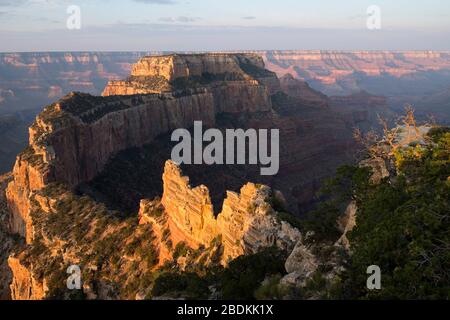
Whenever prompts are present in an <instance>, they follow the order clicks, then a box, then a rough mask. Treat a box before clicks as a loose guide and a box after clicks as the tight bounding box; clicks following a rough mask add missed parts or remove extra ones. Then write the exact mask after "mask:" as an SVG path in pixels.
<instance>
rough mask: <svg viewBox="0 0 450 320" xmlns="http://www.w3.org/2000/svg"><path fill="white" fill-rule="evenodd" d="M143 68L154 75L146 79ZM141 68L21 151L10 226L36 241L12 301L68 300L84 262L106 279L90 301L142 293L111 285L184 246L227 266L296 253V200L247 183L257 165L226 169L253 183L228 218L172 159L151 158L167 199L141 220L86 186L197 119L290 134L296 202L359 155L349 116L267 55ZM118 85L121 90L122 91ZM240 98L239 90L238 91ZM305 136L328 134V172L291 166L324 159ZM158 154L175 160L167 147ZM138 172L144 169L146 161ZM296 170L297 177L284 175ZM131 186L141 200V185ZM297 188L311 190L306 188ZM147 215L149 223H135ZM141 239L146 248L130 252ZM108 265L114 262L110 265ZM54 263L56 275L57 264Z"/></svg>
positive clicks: (39, 129)
mask: <svg viewBox="0 0 450 320" xmlns="http://www.w3.org/2000/svg"><path fill="white" fill-rule="evenodd" d="M167 60H172V61H177V63H171V62H168V61H167ZM180 61H181V63H180ZM167 63H169V65H171V66H172V67H171V69H170V70H171V71H170V72H169V73H167V72H166V70H167V69H165V66H166V64H167ZM142 65H145V66H146V67H144V69H145V68H148V72H147V73H145V72H144V71H143V69H142V67H141V66H142ZM154 66H157V67H156V68H154ZM178 69H180V70H181V71H183V70H184V71H187V72H185V73H183V72H181V71H180V70H178ZM133 70H134V71H133V72H137V73H139V75H137V74H135V75H134V77H136V78H135V79H134V80H135V82H134V83H132V84H129V83H123V82H120V81H119V82H118V83H116V82H110V83H109V84H108V85H107V86H106V88H105V91H104V94H103V97H100V96H93V95H90V94H85V93H70V94H68V95H67V96H65V97H63V98H62V99H60V100H59V101H58V102H56V103H53V104H51V105H49V106H47V107H46V108H44V110H43V111H42V112H41V113H40V114H39V115H38V116H37V117H36V120H35V122H34V123H33V125H32V126H31V127H30V129H29V146H28V147H27V148H26V149H25V150H24V151H23V152H22V153H20V154H19V155H18V157H17V160H16V164H15V166H14V170H13V173H12V178H9V179H8V180H7V182H8V186H7V187H6V190H5V195H6V202H7V206H8V209H7V210H8V219H7V221H6V226H7V228H8V230H9V232H12V233H13V234H16V235H19V236H20V237H23V238H24V240H25V243H24V244H22V245H21V246H19V248H18V249H17V248H16V249H15V250H13V251H12V252H11V253H10V255H9V257H8V259H7V263H8V266H9V268H10V269H11V272H12V275H10V276H11V277H12V282H11V286H10V290H11V296H12V298H13V299H43V298H51V297H59V298H62V297H66V298H67V296H66V294H67V293H61V292H64V290H65V289H64V288H61V283H60V282H59V281H60V279H61V277H63V275H64V271H65V266H66V265H67V264H73V263H82V265H83V266H85V267H88V271H86V272H88V273H89V272H91V271H92V272H93V273H94V274H96V275H95V276H94V278H95V279H96V280H95V284H94V283H90V282H89V281H86V282H85V284H84V287H83V293H84V294H86V295H87V297H88V298H98V297H100V298H118V297H126V298H131V297H134V295H136V294H138V293H136V292H135V291H133V290H131V289H130V290H131V291H130V292H128V291H127V293H124V292H121V291H120V290H119V291H117V290H115V289H114V288H111V283H112V284H114V283H115V285H116V286H119V287H121V288H122V289H123V288H127V282H128V281H136V283H137V282H139V281H140V280H139V279H140V278H139V274H140V273H136V272H135V271H133V275H134V276H131V277H128V278H126V279H122V280H121V279H120V277H117V272H119V273H120V274H124V273H127V272H130V268H139V270H141V271H140V272H144V273H148V274H149V276H150V274H151V272H152V271H153V270H155V268H156V267H158V266H161V265H164V263H165V262H166V261H171V260H172V257H173V256H174V252H176V251H177V248H178V247H179V245H180V244H183V245H185V246H187V247H189V248H191V249H192V250H194V251H195V250H197V251H198V253H197V258H198V259H202V260H206V261H205V262H204V263H203V264H206V265H208V264H214V263H220V264H224V265H226V264H227V263H228V262H229V261H230V260H232V259H234V258H236V257H238V256H241V255H247V254H254V253H257V252H259V251H261V250H262V249H264V248H268V247H270V246H273V245H275V246H277V247H278V248H280V249H282V250H286V251H288V252H289V251H290V250H293V248H294V247H295V245H296V244H297V243H298V242H299V241H301V238H302V237H301V233H300V232H299V231H298V230H297V229H296V228H294V227H293V226H291V225H290V224H289V223H288V222H284V221H283V220H281V219H280V218H279V217H278V213H277V211H276V210H275V209H274V208H273V206H272V201H273V200H272V199H276V198H280V199H282V200H279V201H282V202H285V203H287V202H286V200H285V199H284V197H283V196H282V195H281V192H279V191H277V190H275V189H272V188H271V187H269V186H265V185H263V184H259V183H256V184H255V183H248V181H245V180H246V179H247V178H251V176H248V177H242V176H241V172H242V170H246V168H243V167H241V168H239V169H237V170H238V173H237V175H236V172H234V173H233V171H229V172H228V173H227V175H231V176H233V174H234V175H235V176H234V178H235V179H236V181H237V182H238V183H241V182H244V181H245V183H241V187H240V192H233V191H229V192H227V194H226V198H225V199H224V200H223V204H222V208H221V212H220V213H219V214H218V215H217V216H215V211H216V212H217V208H216V209H214V204H213V201H212V198H211V197H210V195H209V189H208V188H207V187H206V186H204V185H200V186H198V187H191V186H190V184H189V178H187V176H184V175H183V174H182V173H181V171H180V168H178V167H177V166H176V165H175V164H174V163H172V162H170V161H166V160H167V159H168V158H169V157H167V158H166V159H165V160H164V161H165V165H164V166H155V167H154V166H153V163H150V165H151V166H152V169H153V170H155V171H159V170H163V172H162V175H160V176H162V185H163V190H162V192H160V193H159V195H161V196H162V198H161V199H160V200H158V198H157V197H154V198H141V199H139V200H140V203H139V201H136V206H139V210H138V211H139V213H137V212H136V211H135V213H134V218H133V217H129V218H127V219H125V220H124V217H123V214H121V213H120V209H119V208H115V209H111V208H109V207H108V203H102V202H101V201H100V200H97V199H96V198H95V196H93V197H90V196H87V195H85V194H79V191H77V189H78V188H79V186H81V185H83V184H89V183H90V182H91V181H92V180H95V179H96V178H97V177H98V176H99V175H102V174H106V175H107V174H108V166H109V165H110V163H111V161H113V162H114V161H115V160H114V159H115V158H116V156H117V155H119V154H121V153H122V152H124V153H125V154H126V153H127V150H130V149H133V148H134V149H136V148H137V149H142V148H143V147H145V146H147V145H149V146H151V145H152V143H155V142H157V141H158V140H160V139H164V134H165V133H170V132H171V131H172V130H174V129H176V128H190V127H192V125H193V123H194V121H202V122H203V123H204V124H205V126H210V127H212V126H215V125H216V124H217V125H218V127H219V128H223V127H224V126H228V125H230V124H231V123H233V122H234V123H235V124H238V125H240V124H242V125H244V124H245V125H246V126H247V127H257V128H258V127H259V128H271V127H280V128H282V131H283V132H284V137H285V138H286V139H285V140H286V142H284V143H283V145H284V147H283V149H284V150H285V152H286V153H285V154H286V155H287V156H289V158H290V159H289V160H288V162H284V163H283V165H282V168H283V170H284V174H283V175H280V178H278V182H277V184H279V185H280V186H281V185H282V186H283V188H284V189H285V190H287V191H288V192H287V197H288V199H292V198H294V197H295V196H296V194H295V193H293V189H295V185H296V184H298V183H299V182H300V183H304V184H306V185H310V188H312V189H311V191H309V192H314V189H315V187H314V185H315V184H317V185H318V184H320V183H319V180H317V179H320V178H325V177H326V176H327V175H328V174H329V173H331V172H332V171H333V168H335V166H337V165H338V164H340V163H343V162H345V161H348V159H349V158H348V156H349V155H348V154H347V153H346V152H347V151H348V150H349V148H347V147H344V148H342V145H348V146H350V139H351V131H350V130H349V129H348V128H346V125H345V122H344V121H343V120H340V118H339V115H338V114H331V112H329V108H328V106H326V105H319V106H317V105H316V104H315V102H314V101H311V104H308V99H307V97H305V99H303V100H296V98H295V97H292V98H290V97H289V96H287V95H286V94H285V93H283V92H282V91H281V86H280V83H279V80H278V78H277V77H276V75H275V74H274V73H273V72H270V71H268V70H266V69H264V63H263V61H262V59H261V58H260V57H258V56H256V55H253V54H233V55H230V54H205V55H169V56H167V57H166V56H164V57H161V56H159V57H148V58H143V59H142V60H141V61H140V62H138V63H137V64H136V66H135V67H134V68H133ZM136 70H139V71H136ZM155 70H156V71H155ZM155 77H156V78H158V79H160V78H161V77H163V78H165V79H166V81H167V83H166V84H167V86H169V87H171V88H172V89H171V90H169V91H167V90H165V89H158V88H160V87H159V86H158V83H159V82H157V84H156V85H155V81H154V78H155ZM118 84H119V85H118ZM121 84H123V85H124V87H123V88H124V90H122V88H121V87H120V85H121ZM111 86H112V87H114V88H115V89H114V94H112V93H111V91H110V88H111ZM136 86H138V87H140V88H145V90H148V91H146V92H145V93H139V94H137V93H135V92H133V91H131V92H130V91H129V89H127V88H130V87H131V88H132V90H134V88H135V87H136ZM158 90H159V91H158ZM155 91H156V92H155ZM233 91H234V92H239V94H238V95H233V94H229V93H230V92H233ZM243 92H245V94H242V93H243ZM271 93H273V94H271ZM225 97H226V99H225ZM313 100H314V99H313ZM308 114H309V117H311V121H312V119H313V118H316V119H317V117H323V118H325V119H326V120H325V121H324V122H323V124H325V125H324V126H323V127H321V126H314V125H313V123H312V122H311V123H310V124H309V125H306V124H303V121H305V120H304V119H307V117H308ZM288 115H289V116H292V119H294V120H292V119H290V118H289V117H288ZM243 116H244V118H242V117H243ZM296 117H298V120H297V121H298V122H296V120H295V119H296ZM292 121H293V122H292ZM329 126H332V128H333V129H332V130H331V127H329ZM306 130H308V131H309V132H311V133H312V134H313V135H316V136H317V139H321V142H320V143H316V144H317V145H318V146H321V149H318V152H319V156H320V153H328V152H330V150H331V148H334V150H335V155H336V156H335V157H333V159H330V160H331V162H329V164H330V166H329V167H328V168H327V170H326V171H323V169H322V165H323V163H325V162H324V161H323V162H322V163H321V165H320V166H318V165H316V169H315V170H316V172H315V173H316V175H315V176H314V178H313V179H311V178H312V177H306V179H305V178H302V179H300V176H301V175H302V174H303V172H299V175H298V176H296V175H294V174H292V172H289V170H293V171H294V172H295V168H294V169H293V168H292V166H293V165H294V164H295V163H297V160H298V159H299V157H300V158H301V157H303V158H304V159H305V161H303V162H301V163H298V164H297V165H301V166H305V170H310V171H311V170H312V167H311V166H310V167H308V163H310V164H311V165H312V163H313V162H314V161H315V160H314V158H311V160H310V162H308V161H309V160H308V157H310V152H311V150H308V153H305V152H304V151H302V150H303V149H302V148H297V149H295V148H293V145H294V144H298V142H297V141H296V139H295V138H294V137H296V136H297V135H298V133H299V132H303V133H305V134H303V135H304V137H303V139H305V140H304V141H305V142H306V141H307V140H309V139H310V135H307V134H306V132H307V131H306ZM339 130H341V133H339ZM331 132H333V135H331V134H330V133H331ZM290 141H292V142H290ZM285 143H287V144H285ZM289 143H293V144H292V145H289ZM310 143H313V141H310ZM324 146H325V148H324ZM159 151H160V153H159V154H160V156H162V157H164V150H159ZM324 160H325V159H324ZM136 170H137V173H138V174H140V172H139V166H136ZM319 170H320V172H319ZM250 172H251V171H250ZM113 173H119V174H123V172H113ZM287 174H288V175H290V176H291V177H292V180H291V181H288V180H287V179H285V177H286V175H287ZM199 177H200V176H197V177H196V178H199ZM254 177H257V175H255V176H254ZM211 179H216V178H215V176H214V175H211V176H210V178H209V179H205V181H206V183H208V184H209V183H210V182H212V180H211ZM10 180H11V181H10ZM249 181H251V179H249ZM269 182H270V181H269ZM270 185H275V183H270ZM112 186H113V187H116V186H115V185H114V184H113V185H112ZM128 188H129V190H130V192H131V193H132V191H133V188H134V186H133V184H129V185H128ZM286 188H288V189H286ZM297 188H298V187H297ZM78 190H79V189H78ZM225 190H227V189H225V188H224V189H223V190H222V192H223V191H225ZM148 191H151V192H155V190H148ZM296 192H298V193H300V194H301V195H303V190H298V191H296ZM113 196H114V195H113ZM216 197H218V196H217V194H216ZM3 202H5V199H3ZM292 204H293V207H294V208H299V206H300V203H298V202H297V201H292ZM118 210H119V211H118ZM138 217H139V224H137V225H136V224H135V223H134V222H131V221H136V220H135V219H137V218H138ZM130 219H131V220H130ZM113 243H114V244H115V245H117V243H122V244H123V245H122V246H121V250H116V252H114V253H113V252H111V251H110V250H111V249H113V248H112V247H111V244H113ZM138 243H139V244H138ZM131 244H134V245H133V246H132V247H135V246H139V248H140V249H139V250H138V251H130V250H131V249H130V246H131ZM7 251H8V250H7ZM198 255H200V256H198ZM99 259H100V260H99ZM116 259H119V261H117V260H116ZM102 261H103V262H102ZM108 261H109V262H110V263H111V266H108V265H105V263H107V262H108ZM139 261H140V262H139ZM208 261H209V262H208ZM136 263H138V265H136ZM177 263H178V262H177ZM180 263H181V262H180ZM185 263H186V262H185ZM197 264H198V263H197ZM49 266H53V268H50V269H48V268H49ZM53 269H54V270H53ZM99 270H101V271H99ZM90 277H93V276H92V275H91V276H90ZM58 279H59V280H58ZM123 281H125V283H123ZM141 285H142V286H143V287H139V290H148V288H147V289H146V288H145V286H148V284H146V283H144V284H133V286H141ZM127 290H128V289H127ZM61 295H62V296H61Z"/></svg>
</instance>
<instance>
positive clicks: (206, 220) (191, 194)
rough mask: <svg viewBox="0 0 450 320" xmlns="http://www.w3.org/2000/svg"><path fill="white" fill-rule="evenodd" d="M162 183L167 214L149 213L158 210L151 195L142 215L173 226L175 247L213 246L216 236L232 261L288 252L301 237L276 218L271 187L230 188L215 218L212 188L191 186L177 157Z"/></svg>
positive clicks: (165, 226) (160, 224)
mask: <svg viewBox="0 0 450 320" xmlns="http://www.w3.org/2000/svg"><path fill="white" fill-rule="evenodd" d="M163 184H164V191H163V196H162V200H161V204H162V205H163V207H164V217H161V218H159V219H155V218H154V217H151V216H149V215H148V214H146V213H147V212H153V210H152V208H151V207H152V206H154V203H153V202H152V201H148V200H147V201H142V202H141V207H140V214H139V215H140V217H141V222H143V223H152V224H154V225H156V226H157V227H156V229H160V230H163V229H167V230H169V231H170V232H169V234H170V239H171V241H172V244H173V246H176V245H177V244H178V243H180V242H184V243H186V244H187V245H188V246H190V247H193V248H198V247H199V246H205V247H208V246H210V245H211V244H212V243H213V241H214V240H217V241H218V242H220V243H221V244H222V246H223V256H222V262H223V263H227V262H228V261H229V260H231V259H234V258H236V257H238V256H240V255H244V254H251V253H256V252H259V251H260V250H261V249H263V248H267V247H270V246H274V245H275V246H278V247H280V248H281V249H283V250H288V251H289V250H292V249H293V247H294V246H295V244H296V243H297V242H298V241H299V240H300V239H301V234H300V232H299V231H298V230H297V229H295V228H293V227H292V226H290V225H289V224H288V223H286V222H283V221H279V220H278V219H277V218H276V212H275V211H274V210H273V208H272V207H271V205H270V203H269V198H270V196H271V195H272V191H271V189H270V188H269V187H267V186H264V185H255V184H253V183H247V184H246V185H244V186H243V187H242V188H241V190H240V193H235V192H230V191H229V192H227V196H226V199H225V200H224V203H223V207H222V211H221V213H219V215H218V216H217V218H216V217H215V216H214V212H213V206H212V204H211V198H210V196H209V190H208V188H207V187H206V186H204V185H200V186H196V187H192V186H191V185H190V184H189V177H187V176H184V175H183V174H182V172H181V170H180V168H179V167H178V166H177V165H176V164H175V163H173V162H172V161H167V162H166V164H165V168H164V174H163ZM158 234H159V235H160V236H161V235H162V232H159V233H158ZM157 242H158V241H157ZM159 242H160V243H162V242H163V241H162V239H160V241H159Z"/></svg>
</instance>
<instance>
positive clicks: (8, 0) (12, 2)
mask: <svg viewBox="0 0 450 320" xmlns="http://www.w3.org/2000/svg"><path fill="white" fill-rule="evenodd" d="M27 2H28V0H0V7H18V6H21V5H23V4H25V3H27Z"/></svg>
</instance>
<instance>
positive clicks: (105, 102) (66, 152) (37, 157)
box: [7, 92, 214, 241]
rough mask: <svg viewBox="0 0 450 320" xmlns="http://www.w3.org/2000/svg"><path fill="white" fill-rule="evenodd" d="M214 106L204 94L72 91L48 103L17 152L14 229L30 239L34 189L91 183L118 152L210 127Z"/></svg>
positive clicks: (12, 205) (10, 190)
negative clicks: (194, 126) (196, 124)
mask: <svg viewBox="0 0 450 320" xmlns="http://www.w3.org/2000/svg"><path fill="white" fill-rule="evenodd" d="M212 107H213V97H212V96H211V95H210V94H208V93H201V92H200V93H198V94H197V93H196V94H192V95H188V96H180V97H175V96H173V95H171V94H167V95H155V96H142V97H134V96H129V97H125V98H117V97H108V98H99V97H93V96H90V95H85V94H71V95H69V96H67V97H66V98H65V99H63V100H61V101H60V102H59V103H57V104H54V105H51V106H49V107H47V108H46V109H45V110H44V112H43V113H41V114H40V115H39V116H38V117H37V119H36V122H35V123H34V125H33V126H32V127H31V128H30V147H28V148H27V149H26V150H25V151H24V152H23V153H22V154H20V155H19V156H18V159H17V161H16V165H15V167H14V177H15V178H14V181H13V182H12V183H11V184H10V185H9V187H8V190H7V197H8V202H9V205H10V209H11V211H12V212H13V215H12V218H11V227H12V230H14V231H15V232H18V233H19V234H21V235H26V238H27V240H28V241H31V238H32V236H31V233H30V232H31V231H30V228H25V226H26V224H27V221H28V219H27V216H28V212H29V193H30V192H33V191H36V190H39V189H42V187H43V186H45V185H46V184H48V183H50V182H52V181H58V182H63V183H66V184H67V185H68V186H69V187H70V188H72V187H75V186H77V185H78V184H80V183H82V182H86V181H89V180H90V179H92V178H94V177H95V176H96V175H97V174H98V173H99V172H100V171H101V170H102V169H103V166H104V165H105V163H106V162H107V161H108V159H109V158H110V157H111V156H112V155H114V154H115V153H117V152H118V151H120V150H123V149H126V148H131V147H137V146H142V145H143V144H145V143H149V142H151V141H152V139H153V138H154V137H156V136H157V135H158V134H161V133H164V132H167V131H169V130H172V129H175V128H179V127H186V126H190V125H191V123H193V121H194V120H202V121H203V122H204V123H205V124H206V125H212V124H213V123H214V110H213V108H212Z"/></svg>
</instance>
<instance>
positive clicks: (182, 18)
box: [158, 16, 201, 23]
mask: <svg viewBox="0 0 450 320" xmlns="http://www.w3.org/2000/svg"><path fill="white" fill-rule="evenodd" d="M200 19H201V18H199V17H185V16H180V17H175V18H174V17H161V18H159V19H158V20H159V21H162V22H170V23H173V22H182V23H189V22H194V21H198V20H200Z"/></svg>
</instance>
